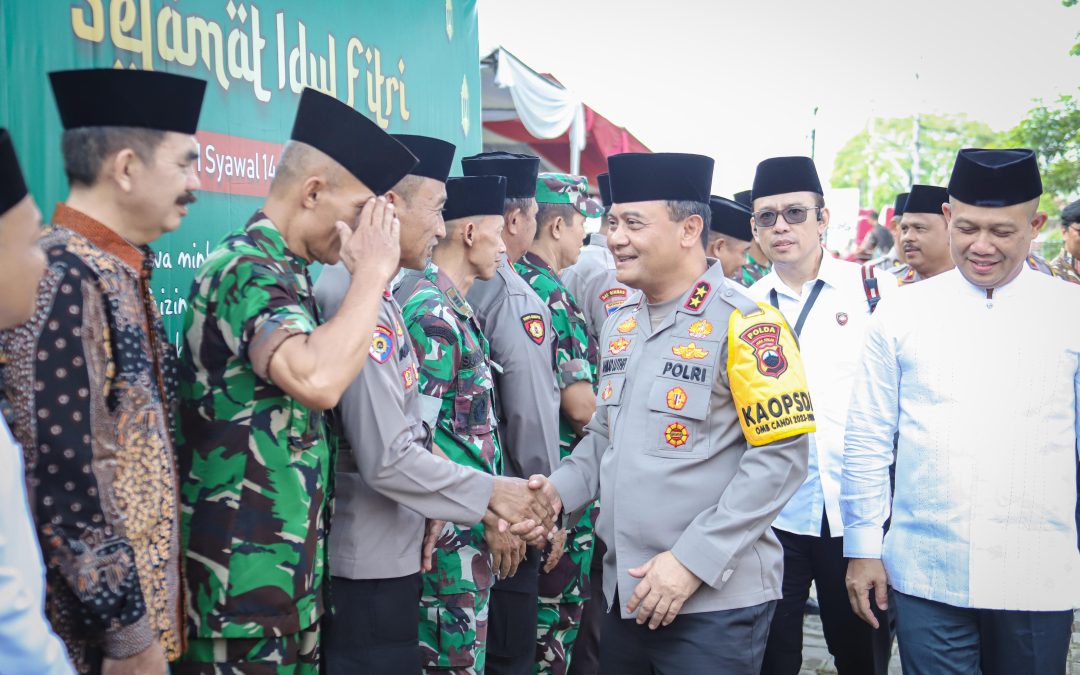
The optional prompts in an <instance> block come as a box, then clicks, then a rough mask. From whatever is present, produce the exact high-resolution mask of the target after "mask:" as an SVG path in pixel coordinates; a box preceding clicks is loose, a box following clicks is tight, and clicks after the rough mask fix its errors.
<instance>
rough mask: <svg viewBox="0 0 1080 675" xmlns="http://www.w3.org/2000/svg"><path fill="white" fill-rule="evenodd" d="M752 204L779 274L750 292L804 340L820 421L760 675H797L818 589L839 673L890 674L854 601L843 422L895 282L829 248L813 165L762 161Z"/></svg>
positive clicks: (757, 232)
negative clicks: (846, 537) (878, 311)
mask: <svg viewBox="0 0 1080 675" xmlns="http://www.w3.org/2000/svg"><path fill="white" fill-rule="evenodd" d="M752 197H753V220H752V225H753V230H754V237H755V238H756V239H757V240H758V241H759V242H760V243H761V247H762V249H763V250H764V251H765V253H766V255H767V256H768V257H769V258H770V259H771V260H772V262H773V269H772V271H771V272H770V273H769V274H768V275H766V276H765V277H764V278H762V279H761V280H760V281H758V282H757V283H756V284H754V285H753V286H752V287H751V288H750V289H749V294H750V297H751V298H753V299H755V300H758V301H759V302H764V303H768V304H770V305H772V306H773V307H776V308H778V309H779V310H780V312H782V313H783V314H784V316H785V317H786V319H787V321H788V323H789V325H790V326H791V327H792V329H793V330H794V332H795V334H796V335H797V336H798V339H799V343H800V349H801V351H802V354H803V358H804V359H805V363H806V376H807V381H808V383H809V387H810V395H811V396H812V398H813V401H814V411H815V414H816V421H817V431H816V432H815V433H813V434H810V459H809V469H808V472H807V477H806V480H805V481H804V482H803V484H802V486H801V487H800V488H799V490H798V491H797V492H796V493H795V496H794V497H792V499H791V500H790V501H789V502H788V504H787V506H786V507H785V508H784V510H783V511H782V512H781V513H780V515H779V517H777V519H776V521H775V523H774V524H773V529H774V531H775V532H776V535H777V537H779V539H780V543H781V544H783V546H784V583H783V589H784V597H783V599H782V600H781V601H780V603H779V604H778V605H777V608H776V613H775V614H774V615H773V620H772V625H771V628H770V631H769V638H768V643H767V646H766V649H765V659H764V664H763V667H762V673H765V674H768V675H788V674H790V675H795V674H796V673H798V672H799V669H800V666H801V664H802V622H803V609H804V607H805V605H806V601H807V598H808V597H809V592H810V583H811V582H812V581H813V582H815V584H816V586H817V595H818V603H819V605H820V607H821V621H822V626H823V628H824V632H825V641H826V643H827V644H828V647H829V652H830V653H831V654H832V655H833V657H834V659H835V661H836V668H837V671H838V672H839V673H840V675H845V674H850V673H854V674H858V675H865V674H870V673H884V672H886V671H887V668H888V658H889V649H890V639H889V633H888V631H887V630H879V631H874V630H873V629H871V628H870V627H869V626H868V625H866V624H865V623H863V622H861V621H860V620H859V618H858V617H857V616H856V615H855V613H854V612H853V611H852V610H851V606H850V604H849V603H848V598H847V590H846V588H845V586H844V574H845V571H846V569H847V565H846V563H845V561H844V552H843V539H842V537H843V526H842V523H841V521H840V506H839V497H840V469H841V463H842V460H843V452H844V423H845V421H846V419H847V409H848V399H849V398H850V395H851V387H852V383H853V381H854V376H855V368H856V365H857V363H858V356H859V352H860V350H861V347H862V340H863V335H864V333H865V331H866V326H867V323H868V322H869V319H870V313H871V307H872V306H873V305H874V304H876V301H877V299H878V298H879V295H878V294H879V293H880V294H882V295H886V296H887V295H889V294H890V293H891V291H893V290H894V289H895V288H896V281H895V277H893V276H892V275H890V274H886V273H884V272H883V273H880V274H879V275H878V276H877V277H873V278H870V279H868V280H866V281H864V278H863V273H862V272H863V270H862V269H861V268H860V266H859V265H857V264H855V263H850V262H846V261H842V260H837V259H835V258H833V257H832V256H831V255H829V254H828V253H827V252H826V251H825V250H824V249H823V248H822V246H821V237H822V236H823V235H824V234H825V230H826V228H827V227H828V225H829V210H828V209H827V208H825V198H824V196H823V191H822V188H821V182H820V180H819V179H818V174H817V169H816V168H815V166H814V162H813V160H811V159H810V158H808V157H773V158H771V159H766V160H765V161H763V162H761V164H759V165H758V168H757V174H756V175H755V177H754V187H753V194H752Z"/></svg>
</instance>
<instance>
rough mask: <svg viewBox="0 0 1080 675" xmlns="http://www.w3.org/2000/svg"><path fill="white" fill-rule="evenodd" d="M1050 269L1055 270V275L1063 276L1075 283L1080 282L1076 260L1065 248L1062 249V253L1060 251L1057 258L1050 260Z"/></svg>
mask: <svg viewBox="0 0 1080 675" xmlns="http://www.w3.org/2000/svg"><path fill="white" fill-rule="evenodd" d="M1050 269H1052V270H1053V271H1054V276H1058V277H1061V278H1062V279H1066V280H1068V281H1071V282H1073V283H1074V284H1080V273H1078V272H1077V271H1076V260H1075V259H1074V258H1073V257H1072V256H1071V255H1069V252H1068V251H1066V250H1065V249H1064V248H1062V249H1061V253H1058V254H1057V257H1056V258H1054V259H1053V260H1051V261H1050Z"/></svg>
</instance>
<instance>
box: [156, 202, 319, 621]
mask: <svg viewBox="0 0 1080 675" xmlns="http://www.w3.org/2000/svg"><path fill="white" fill-rule="evenodd" d="M318 323H319V318H318V308H317V307H316V304H315V298H314V296H313V295H312V292H311V279H310V277H309V275H308V270H307V264H306V262H305V261H304V260H303V259H301V258H300V257H298V256H296V255H295V254H293V253H292V252H290V251H289V250H288V248H286V245H285V240H284V239H283V238H282V236H281V234H280V233H279V232H278V230H277V228H275V227H274V225H273V223H272V222H270V220H268V219H267V218H266V216H265V215H263V214H262V213H261V212H258V213H256V214H255V216H253V217H252V219H251V221H249V223H248V224H247V225H246V226H245V227H244V228H242V229H240V230H237V231H235V232H232V233H231V234H229V235H228V236H227V237H226V238H225V239H224V240H223V241H222V242H221V243H220V244H219V245H218V247H217V248H216V249H215V250H214V251H213V252H212V253H211V254H210V257H209V258H207V260H206V263H205V264H204V265H203V267H202V269H201V270H200V271H199V273H198V274H197V275H196V277H195V281H194V282H193V284H192V293H191V299H190V303H189V307H188V311H187V314H186V315H185V317H184V345H183V352H182V357H181V383H180V397H179V398H180V416H179V424H178V428H177V430H176V439H177V451H178V455H179V463H180V469H181V470H180V474H181V480H182V484H181V502H182V505H183V508H182V516H183V517H182V537H183V539H182V550H183V551H184V556H185V558H184V563H185V569H186V577H187V582H188V585H189V589H190V593H189V603H188V617H187V618H188V626H189V631H190V635H191V636H192V637H193V638H262V637H270V636H280V635H291V634H295V633H299V632H301V631H303V630H305V629H307V628H309V627H310V626H312V625H314V624H316V623H317V621H318V619H319V617H320V616H321V615H322V613H323V607H324V599H323V593H322V591H323V580H324V577H325V574H326V569H327V563H326V537H327V530H328V526H329V521H330V513H329V501H330V495H331V494H332V489H333V488H332V484H331V480H332V470H331V469H332V467H333V466H334V457H333V450H332V447H331V445H330V444H329V443H328V441H327V436H326V432H325V428H324V423H323V417H322V414H321V413H319V412H316V411H311V410H309V409H307V408H306V407H304V406H303V405H301V404H300V403H299V402H298V401H296V400H294V399H293V398H291V397H290V396H288V395H287V394H286V393H285V392H284V391H282V390H281V389H279V388H278V387H276V386H275V385H274V384H273V383H271V382H270V381H269V380H268V375H267V369H268V368H269V362H270V358H271V356H272V355H273V350H274V349H276V348H277V346H278V345H280V344H281V343H282V342H283V341H284V340H286V339H288V338H289V337H292V336H294V335H300V334H305V333H310V332H311V331H313V330H314V329H315V327H316V326H317V325H318Z"/></svg>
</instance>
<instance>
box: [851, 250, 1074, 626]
mask: <svg viewBox="0 0 1080 675" xmlns="http://www.w3.org/2000/svg"><path fill="white" fill-rule="evenodd" d="M897 429H898V430H899V432H900V440H899V449H898V451H897V463H896V493H895V496H894V498H893V503H892V525H891V527H890V529H889V532H888V534H887V535H885V540H884V546H883V545H882V535H881V526H882V523H884V521H885V518H886V517H887V516H888V515H889V464H890V463H891V462H892V458H893V447H892V439H893V433H894V431H896V430H897ZM1078 437H1080V286H1075V285H1073V284H1069V283H1065V282H1063V281H1061V280H1059V279H1054V278H1052V277H1049V276H1047V275H1045V274H1040V273H1039V272H1036V271H1034V270H1031V269H1029V268H1027V267H1026V266H1025V267H1024V268H1023V269H1021V271H1020V275H1019V276H1018V277H1017V278H1016V279H1015V280H1014V281H1012V282H1011V283H1009V284H1007V285H1005V286H1004V287H1002V288H998V289H995V290H994V292H993V297H992V299H988V298H987V294H986V291H984V290H982V289H980V288H977V287H976V286H973V285H971V284H970V283H968V282H967V280H966V279H964V277H963V276H962V275H961V274H960V272H959V271H958V270H951V271H949V272H945V273H943V274H940V275H937V276H935V277H932V278H930V279H927V280H925V281H921V282H919V283H918V284H914V285H912V286H907V287H905V288H904V290H903V292H901V293H898V294H896V297H894V298H893V299H891V300H890V301H889V302H888V303H885V304H883V305H882V306H881V308H880V309H879V310H878V312H877V313H876V314H875V316H874V318H873V320H872V321H871V322H870V330H869V332H868V334H867V342H866V350H865V351H864V356H863V361H862V364H861V366H860V369H859V375H858V378H857V381H856V385H855V391H854V396H853V398H852V406H851V413H850V416H849V417H848V424H847V436H846V441H845V444H846V448H845V455H844V472H843V484H842V486H841V500H840V504H841V510H842V511H843V516H844V525H845V526H846V528H847V530H846V535H845V537H844V554H845V555H846V556H848V557H855V558H878V557H880V558H882V559H883V561H884V564H885V569H886V571H887V573H888V575H889V581H890V583H891V584H892V586H893V587H894V588H895V589H896V590H898V591H900V592H902V593H906V594H909V595H914V596H917V597H920V598H926V599H928V600H934V601H937V602H943V603H947V604H950V605H954V606H958V607H978V608H982V609H1007V610H1027V611H1054V610H1068V609H1072V608H1074V607H1078V606H1080V552H1078V551H1077V539H1076V500H1077V493H1076V490H1077V484H1076V475H1077V474H1076V471H1077V469H1076V467H1077V464H1076V463H1077V459H1078V457H1080V445H1078V442H1077V439H1078Z"/></svg>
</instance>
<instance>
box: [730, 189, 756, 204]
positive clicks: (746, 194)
mask: <svg viewBox="0 0 1080 675" xmlns="http://www.w3.org/2000/svg"><path fill="white" fill-rule="evenodd" d="M735 201H736V202H738V203H740V204H742V205H743V206H745V207H746V208H748V209H752V208H754V200H753V198H752V197H751V196H750V190H743V191H742V192H736V193H735Z"/></svg>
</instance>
